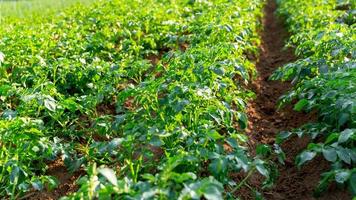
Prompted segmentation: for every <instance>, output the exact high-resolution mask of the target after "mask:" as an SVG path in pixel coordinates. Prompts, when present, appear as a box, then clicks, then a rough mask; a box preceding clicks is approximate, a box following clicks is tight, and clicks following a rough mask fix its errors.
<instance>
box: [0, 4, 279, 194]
mask: <svg viewBox="0 0 356 200" xmlns="http://www.w3.org/2000/svg"><path fill="white" fill-rule="evenodd" d="M262 7H263V1H262V0H252V1H243V0H233V1H226V0H214V1H185V0H182V1H169V0H148V1H141V0H134V1H127V0H110V1H99V2H97V3H94V4H93V5H89V6H83V5H81V6H79V5H78V6H73V7H70V8H68V9H66V10H64V11H63V12H61V13H60V14H55V13H53V14H47V15H46V16H37V17H32V18H28V19H17V18H5V19H3V22H4V24H6V25H4V26H2V27H1V28H0V50H1V52H2V53H1V54H0V64H1V66H0V67H1V71H0V73H1V74H0V102H1V104H0V110H1V111H2V119H1V120H0V141H1V143H0V147H1V149H0V155H1V157H0V166H2V167H0V173H1V174H0V175H1V176H0V196H3V197H4V196H9V197H10V198H12V199H16V198H18V197H20V196H22V195H23V194H25V193H26V192H28V191H30V190H31V189H36V190H42V189H43V188H44V187H48V188H53V187H54V186H55V185H56V183H57V181H56V180H54V179H53V177H49V176H47V175H46V169H47V167H46V164H47V163H48V162H50V161H53V160H55V159H63V161H64V163H65V165H66V166H67V168H68V170H69V171H72V172H73V171H76V170H78V169H80V168H85V169H86V175H84V176H82V177H81V178H80V179H79V180H78V185H79V186H80V188H79V190H78V191H77V192H75V193H74V194H71V195H69V196H68V197H63V199H83V198H84V199H92V198H100V199H112V198H114V199H200V198H205V199H221V198H224V197H227V196H230V197H232V198H237V197H236V196H235V195H236V193H234V191H236V190H237V189H239V188H240V187H241V186H242V185H244V184H246V180H247V179H246V180H244V181H242V182H241V183H236V182H234V180H233V179H232V178H231V177H230V176H229V175H230V174H231V173H233V172H235V173H240V172H241V173H246V174H248V175H247V178H248V177H250V176H251V175H252V174H253V173H255V172H259V173H260V174H262V175H263V176H265V177H266V181H265V183H264V185H265V187H268V186H270V185H271V183H272V182H273V180H274V179H275V175H276V172H275V171H274V170H272V169H273V168H274V166H273V165H272V164H271V163H270V161H269V160H268V157H269V155H270V154H271V153H273V152H272V150H270V149H268V148H267V147H264V148H261V149H260V150H259V152H260V154H259V155H257V156H256V157H253V156H251V155H249V153H248V151H247V147H246V146H247V144H246V142H247V137H246V136H245V135H244V134H243V132H244V131H243V129H245V128H246V126H247V117H246V114H245V109H246V102H247V101H248V100H249V99H250V98H251V97H252V96H253V95H252V93H251V92H250V91H248V90H247V89H246V87H245V84H246V83H247V82H248V81H249V80H250V77H251V76H253V75H254V65H253V63H251V62H250V61H248V59H247V58H246V56H245V55H247V54H255V53H257V46H258V45H259V36H258V31H257V30H258V29H259V27H260V24H259V18H260V17H261V16H262ZM226 147H228V149H229V150H226V149H225V148H226ZM279 153H280V155H283V154H281V152H280V151H279ZM281 158H283V156H281ZM255 193H256V195H257V196H258V197H259V196H260V194H259V193H258V192H257V191H256V192H255Z"/></svg>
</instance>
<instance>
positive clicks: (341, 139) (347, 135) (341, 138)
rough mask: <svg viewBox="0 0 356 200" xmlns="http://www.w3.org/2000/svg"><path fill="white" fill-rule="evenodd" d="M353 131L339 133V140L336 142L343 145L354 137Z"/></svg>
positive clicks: (347, 130) (346, 130)
mask: <svg viewBox="0 0 356 200" xmlns="http://www.w3.org/2000/svg"><path fill="white" fill-rule="evenodd" d="M354 133H355V132H354V130H352V129H345V130H344V131H342V132H341V133H340V136H339V140H338V142H339V143H340V144H341V143H344V142H346V141H347V140H348V139H349V138H350V137H351V136H353V135H354Z"/></svg>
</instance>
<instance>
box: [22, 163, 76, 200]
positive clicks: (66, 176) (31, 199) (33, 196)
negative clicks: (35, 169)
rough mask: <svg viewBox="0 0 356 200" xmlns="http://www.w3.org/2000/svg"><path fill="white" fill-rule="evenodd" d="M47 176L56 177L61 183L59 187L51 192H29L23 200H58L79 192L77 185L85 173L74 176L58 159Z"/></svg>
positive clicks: (51, 165)
mask: <svg viewBox="0 0 356 200" xmlns="http://www.w3.org/2000/svg"><path fill="white" fill-rule="evenodd" d="M48 167H49V169H48V172H47V175H50V176H54V177H56V178H57V180H58V181H59V185H58V187H57V188H56V189H55V190H53V191H49V190H48V189H45V190H44V191H41V192H38V191H34V192H29V193H28V194H26V195H25V197H23V198H21V199H26V200H56V199H59V198H61V197H63V196H66V195H68V194H70V193H73V192H75V191H77V190H78V186H77V185H76V184H75V182H76V180H77V179H78V178H79V177H80V176H81V175H82V174H83V171H78V172H76V173H74V174H71V173H69V172H68V171H67V170H66V167H65V165H64V163H63V161H62V160H61V159H57V160H55V161H53V162H52V163H50V164H49V165H48Z"/></svg>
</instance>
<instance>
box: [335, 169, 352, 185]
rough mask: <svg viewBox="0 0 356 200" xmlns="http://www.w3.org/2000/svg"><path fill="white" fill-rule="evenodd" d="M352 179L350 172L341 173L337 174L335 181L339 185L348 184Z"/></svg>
mask: <svg viewBox="0 0 356 200" xmlns="http://www.w3.org/2000/svg"><path fill="white" fill-rule="evenodd" d="M349 177H350V172H349V171H346V170H345V171H341V172H338V173H336V174H335V181H336V182H338V183H344V182H346V181H347V180H348V179H349Z"/></svg>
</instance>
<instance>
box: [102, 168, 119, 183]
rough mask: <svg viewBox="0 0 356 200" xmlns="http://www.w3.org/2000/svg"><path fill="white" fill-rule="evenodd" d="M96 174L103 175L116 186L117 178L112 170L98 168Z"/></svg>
mask: <svg viewBox="0 0 356 200" xmlns="http://www.w3.org/2000/svg"><path fill="white" fill-rule="evenodd" d="M98 172H99V173H100V174H101V175H103V176H104V177H105V178H106V179H107V180H108V181H109V182H110V183H111V184H113V185H115V186H117V178H116V175H115V172H114V170H112V169H110V168H106V167H105V168H100V169H99V170H98Z"/></svg>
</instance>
